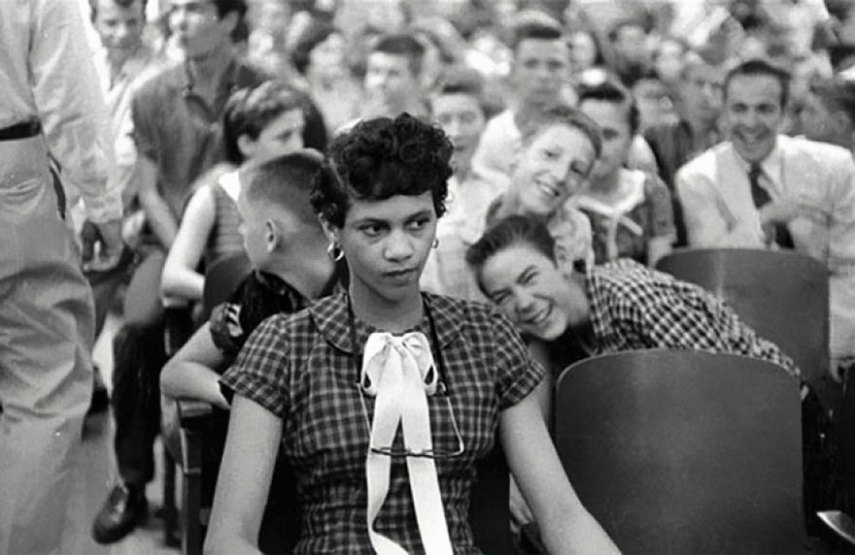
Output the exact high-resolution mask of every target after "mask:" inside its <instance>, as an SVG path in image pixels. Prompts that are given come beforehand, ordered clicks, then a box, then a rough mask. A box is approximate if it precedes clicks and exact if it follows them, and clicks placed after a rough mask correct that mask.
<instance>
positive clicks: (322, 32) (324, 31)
mask: <svg viewBox="0 0 855 555" xmlns="http://www.w3.org/2000/svg"><path fill="white" fill-rule="evenodd" d="M338 32H339V30H338V29H337V28H336V27H335V26H333V25H332V24H331V23H329V22H328V21H324V20H322V19H321V20H319V19H314V20H312V22H311V23H310V24H309V26H308V27H307V28H306V29H305V30H304V31H303V32H302V33H300V37H299V38H298V39H297V43H296V44H295V45H294V47H293V48H292V50H291V62H292V63H293V64H294V68H295V69H296V70H297V71H299V72H300V73H301V74H305V73H306V68H307V67H309V57H310V55H311V53H312V50H314V49H315V47H317V46H318V45H319V44H321V43H322V42H324V41H325V40H327V39H328V38H329V37H330V35H334V34H336V33H338Z"/></svg>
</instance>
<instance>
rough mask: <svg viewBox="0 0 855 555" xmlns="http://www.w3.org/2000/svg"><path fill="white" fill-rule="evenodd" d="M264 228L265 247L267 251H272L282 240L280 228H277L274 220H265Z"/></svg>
mask: <svg viewBox="0 0 855 555" xmlns="http://www.w3.org/2000/svg"><path fill="white" fill-rule="evenodd" d="M264 228H265V229H264V244H265V245H266V247H267V252H273V251H274V250H276V247H278V246H279V242H280V241H281V240H282V230H281V229H279V225H278V224H277V223H276V222H275V221H274V220H266V221H265V222H264Z"/></svg>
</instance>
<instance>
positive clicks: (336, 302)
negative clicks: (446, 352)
mask: <svg viewBox="0 0 855 555" xmlns="http://www.w3.org/2000/svg"><path fill="white" fill-rule="evenodd" d="M423 296H424V299H425V302H426V303H427V307H428V309H429V310H430V313H431V316H432V317H433V321H434V325H435V326H436V334H437V337H438V338H439V343H440V345H439V346H440V347H441V348H442V347H445V346H447V345H448V344H449V343H451V341H452V340H454V339H455V337H457V336H458V335H459V332H460V329H461V327H462V326H463V322H464V315H463V310H462V308H461V306H460V305H459V304H458V302H455V301H453V300H451V299H448V298H446V297H441V296H438V295H431V294H428V293H424V294H423ZM309 314H310V315H311V317H312V320H313V322H314V324H315V326H317V328H318V331H319V332H320V334H321V335H322V336H323V337H324V339H325V340H326V341H327V342H328V343H330V344H332V345H333V346H334V347H335V348H337V349H338V350H340V351H343V352H345V353H348V354H354V353H356V352H359V351H361V350H362V345H364V344H365V342H366V341H367V340H368V336H369V335H370V334H371V333H373V332H375V331H378V330H377V329H375V328H373V327H372V326H369V325H368V324H366V323H365V322H362V321H361V320H359V319H357V318H354V322H355V323H356V341H357V342H358V343H359V346H358V347H357V348H356V349H354V348H353V345H351V340H350V330H349V329H348V325H349V322H350V318H349V316H348V308H347V294H346V293H342V292H339V293H337V294H335V295H332V296H329V297H326V298H323V299H320V300H319V301H317V302H315V303H313V304H312V305H311V306H310V307H309ZM408 331H420V332H422V333H424V334H425V336H426V337H431V330H430V322H429V319H428V317H427V313H425V315H424V316H423V317H422V319H421V321H420V322H419V324H418V325H417V326H416V327H415V329H414V330H408Z"/></svg>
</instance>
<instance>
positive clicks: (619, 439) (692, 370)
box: [164, 249, 855, 553]
mask: <svg viewBox="0 0 855 555" xmlns="http://www.w3.org/2000/svg"><path fill="white" fill-rule="evenodd" d="M657 267H658V269H660V270H663V271H666V272H669V273H672V274H673V275H675V276H677V277H679V278H680V279H684V280H686V281H690V282H694V283H697V284H699V285H702V286H704V287H706V288H708V289H709V290H712V291H714V292H715V293H717V294H718V295H720V296H721V297H722V298H724V299H725V300H727V301H728V302H729V303H730V304H731V306H732V307H733V308H734V309H735V310H736V312H737V313H739V314H740V316H741V317H742V318H743V319H744V320H745V321H746V322H747V323H748V324H750V325H751V326H752V327H754V328H755V329H756V330H757V331H758V333H760V334H761V335H763V336H764V337H767V338H769V339H771V340H773V341H775V342H776V343H778V344H779V345H780V346H781V347H782V349H783V350H784V351H785V352H787V353H788V354H790V356H792V357H793V359H794V360H795V361H796V363H797V364H798V365H799V367H800V368H801V369H802V371H803V374H804V375H805V377H806V379H807V381H808V382H811V381H815V380H819V379H821V378H822V377H823V376H825V375H826V372H827V367H828V278H827V270H826V269H825V268H824V267H823V266H822V265H821V264H819V263H818V262H816V261H815V260H814V259H812V258H809V257H806V256H803V255H799V254H796V253H793V252H776V251H768V250H748V249H687V250H678V251H676V252H674V253H672V254H671V255H669V256H667V257H665V258H663V259H662V260H661V261H660V262H659V264H658V266H657ZM248 271H249V264H248V261H247V260H246V258H245V257H243V256H242V255H241V256H237V257H232V258H229V259H225V260H222V261H220V262H218V263H217V264H215V265H213V266H212V267H211V268H210V269H209V270H208V273H207V278H206V287H205V293H204V300H203V302H204V305H205V307H206V310H210V307H212V306H215V305H216V304H217V303H219V302H222V301H224V300H226V299H227V298H228V296H229V295H230V293H231V291H233V289H234V287H236V285H237V284H238V283H239V282H240V281H241V279H242V278H243V277H244V276H245V275H246V273H247V272H248ZM793 315H798V316H797V318H794V317H793ZM734 384H738V385H737V386H735V385H734ZM848 397H853V395H852V394H851V392H850V394H849V395H848ZM555 407H556V410H555V414H554V415H555V422H554V431H555V441H556V445H557V448H558V450H559V454H560V456H561V458H562V461H563V462H564V464H565V470H566V471H567V473H568V475H569V477H570V480H571V482H572V483H573V484H574V485H575V487H576V488H577V490H578V491H579V494H580V497H581V499H582V500H583V502H584V503H585V504H586V506H587V507H588V508H589V510H590V511H591V512H592V513H593V514H594V516H595V517H596V518H597V520H598V521H599V522H600V523H601V524H602V525H603V526H604V527H605V528H606V530H607V531H608V532H609V534H610V535H611V537H613V538H614V539H615V541H616V542H617V544H618V545H620V546H621V547H622V548H623V549H624V550H626V551H628V552H640V553H647V552H650V553H664V552H669V553H678V552H709V553H714V552H718V553H730V552H789V551H792V550H793V547H794V546H801V545H803V544H804V539H805V527H804V520H803V504H802V479H803V472H802V457H801V452H802V436H801V421H800V414H801V412H800V411H801V403H800V396H799V388H798V387H797V386H796V385H794V383H793V381H792V380H791V379H790V378H789V377H788V375H787V374H785V373H784V372H781V371H780V369H779V368H777V367H776V366H775V365H774V364H772V363H769V362H765V361H760V360H755V359H750V358H747V357H741V356H736V355H725V354H710V353H700V352H687V351H661V350H655V351H636V352H627V353H618V354H613V355H605V356H600V357H594V358H591V359H587V360H583V361H580V362H578V363H576V364H574V365H572V366H570V367H569V368H568V369H566V370H565V371H564V372H563V373H562V375H561V377H560V378H559V380H558V382H557V386H556V391H555ZM849 408H850V410H851V408H852V407H851V406H850V407H849ZM213 413H214V410H213V409H212V407H210V406H209V405H206V404H204V403H198V402H191V401H179V414H180V418H181V424H182V431H181V442H180V445H179V446H173V447H172V448H171V449H169V450H167V468H168V469H169V468H173V469H174V468H175V467H176V464H177V467H178V468H180V469H181V471H182V473H183V491H182V501H181V509H182V511H181V518H180V521H181V522H180V528H181V530H182V532H183V533H182V550H183V552H184V553H198V552H201V546H202V542H203V538H204V527H205V524H206V520H207V509H206V507H209V506H210V503H211V501H212V496H213V485H214V482H215V480H216V466H217V459H218V455H219V453H220V452H221V449H222V441H223V437H224V435H225V425H226V420H227V415H222V414H221V415H215V414H213ZM224 416H226V418H224ZM849 416H850V419H851V420H852V421H855V414H851V413H850V415H849ZM848 437H851V438H853V439H855V430H849V432H848ZM849 449H850V450H851V451H852V452H853V454H855V446H849ZM496 457H498V461H499V462H497V459H493V460H491V461H488V462H487V464H483V465H482V466H481V468H479V475H480V473H483V475H481V476H480V478H479V482H478V484H477V487H476V491H475V492H474V497H473V504H472V520H473V530H474V531H475V534H476V539H478V541H479V545H480V546H481V547H482V548H483V549H485V550H487V552H509V551H512V550H513V549H515V547H514V544H513V542H512V539H511V537H510V534H509V530H508V526H507V523H508V517H509V514H508V510H507V502H506V500H507V492H508V485H507V470H506V466H505V465H504V463H503V461H501V455H500V454H497V455H496ZM853 462H855V460H852V459H850V460H849V461H848V467H849V469H850V475H849V478H850V479H852V478H855V476H852V472H851V470H852V467H853ZM212 467H213V468H212ZM167 478H168V477H167ZM172 483H174V480H171V481H170V480H169V479H167V480H165V485H169V486H171V485H172ZM847 488H848V489H849V491H853V492H855V479H852V480H851V481H850V482H848V483H847ZM164 499H166V500H169V499H174V494H173V493H172V492H169V491H167V492H165V496H164ZM853 499H855V497H853ZM286 505H287V506H289V507H291V510H293V504H290V505H289V504H286ZM173 509H174V507H173ZM173 513H174V511H173ZM824 516H825V518H826V519H829V518H832V517H833V518H837V519H838V520H839V519H840V518H845V516H840V515H832V516H829V515H828V514H826V515H824ZM288 518H291V519H292V520H291V524H292V530H293V529H294V528H293V527H294V526H296V521H295V520H293V519H294V518H296V517H295V515H291V516H290V517H288ZM286 524H287V523H286ZM278 525H279V526H280V527H281V525H282V522H281V521H280V522H278ZM178 527H179V523H177V522H175V521H173V522H172V524H171V525H168V526H167V534H175V533H176V529H177V528H178ZM295 539H296V538H294V537H284V538H283V537H276V538H272V539H270V540H269V542H268V546H269V547H270V548H271V549H272V550H275V551H279V550H281V549H276V546H278V547H280V548H281V547H282V546H283V543H281V542H285V543H286V544H288V542H293V541H294V540H295ZM277 542H279V543H277ZM264 543H265V542H262V544H264ZM288 545H290V544H288ZM853 546H855V544H853Z"/></svg>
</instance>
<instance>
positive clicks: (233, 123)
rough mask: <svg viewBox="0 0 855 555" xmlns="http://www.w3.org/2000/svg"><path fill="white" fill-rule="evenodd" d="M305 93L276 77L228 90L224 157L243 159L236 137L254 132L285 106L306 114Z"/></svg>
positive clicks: (254, 134)
mask: <svg viewBox="0 0 855 555" xmlns="http://www.w3.org/2000/svg"><path fill="white" fill-rule="evenodd" d="M307 102H308V99H307V98H306V95H305V94H303V93H302V92H300V91H299V90H297V89H295V88H294V87H292V86H291V85H289V84H288V83H286V82H284V81H280V80H271V81H264V82H262V83H261V84H259V85H256V86H255V87H248V88H245V89H241V90H239V91H236V92H234V93H232V95H231V96H230V97H229V100H228V101H227V102H226V107H225V109H224V110H223V143H224V145H225V151H226V159H227V160H228V161H229V162H231V163H233V164H240V163H242V162H243V161H244V155H243V153H242V152H241V151H240V148H238V138H239V137H240V136H241V135H247V136H249V137H250V138H251V139H258V135H259V134H261V132H262V131H263V130H264V128H265V127H267V126H268V125H269V124H270V122H272V121H273V120H274V119H276V118H277V117H279V116H280V115H282V114H284V113H285V112H287V111H289V110H294V109H298V108H299V109H300V110H302V111H303V114H304V115H305V114H306V111H307V110H306V105H307Z"/></svg>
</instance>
